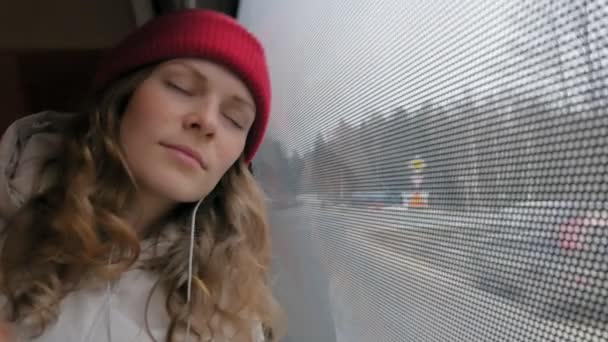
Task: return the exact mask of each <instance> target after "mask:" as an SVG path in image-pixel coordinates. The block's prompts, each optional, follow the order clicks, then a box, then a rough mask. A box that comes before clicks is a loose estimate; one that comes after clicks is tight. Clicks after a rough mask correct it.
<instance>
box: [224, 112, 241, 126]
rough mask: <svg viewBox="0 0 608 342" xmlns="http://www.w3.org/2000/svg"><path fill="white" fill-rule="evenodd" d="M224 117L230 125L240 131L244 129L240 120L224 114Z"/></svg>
mask: <svg viewBox="0 0 608 342" xmlns="http://www.w3.org/2000/svg"><path fill="white" fill-rule="evenodd" d="M223 115H224V117H225V118H226V119H227V120H228V121H230V124H232V125H233V126H234V127H236V128H238V129H243V125H242V124H241V123H240V122H239V120H237V119H235V118H234V117H233V116H231V115H229V114H223Z"/></svg>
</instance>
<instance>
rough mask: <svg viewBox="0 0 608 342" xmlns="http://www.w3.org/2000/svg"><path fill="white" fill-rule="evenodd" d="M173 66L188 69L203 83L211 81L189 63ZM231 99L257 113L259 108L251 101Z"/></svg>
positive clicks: (237, 98) (237, 97)
mask: <svg viewBox="0 0 608 342" xmlns="http://www.w3.org/2000/svg"><path fill="white" fill-rule="evenodd" d="M173 65H180V66H182V67H184V68H186V69H188V70H190V71H192V72H193V73H195V74H196V76H197V77H198V78H200V79H201V80H202V81H203V82H205V83H208V82H209V80H208V79H207V76H205V75H204V74H203V73H202V72H201V71H200V70H198V69H197V68H195V67H193V66H191V65H189V64H187V63H183V62H175V63H173ZM231 99H232V100H234V101H236V102H238V103H241V104H244V105H246V106H248V107H249V108H250V109H251V110H253V113H254V114H255V113H256V111H257V108H256V106H255V105H254V104H253V103H251V102H250V101H247V100H245V99H243V98H241V97H240V96H238V95H232V97H231Z"/></svg>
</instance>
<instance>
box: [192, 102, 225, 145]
mask: <svg viewBox="0 0 608 342" xmlns="http://www.w3.org/2000/svg"><path fill="white" fill-rule="evenodd" d="M218 120H219V106H217V105H216V104H215V103H214V101H213V100H205V101H201V103H200V104H198V105H197V106H196V107H195V108H193V109H192V111H190V112H189V113H188V114H187V115H186V116H184V120H183V126H184V129H185V130H188V131H195V132H196V133H197V134H199V135H202V136H206V137H212V136H214V135H215V134H216V131H217V126H218Z"/></svg>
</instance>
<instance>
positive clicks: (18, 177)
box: [0, 111, 75, 220]
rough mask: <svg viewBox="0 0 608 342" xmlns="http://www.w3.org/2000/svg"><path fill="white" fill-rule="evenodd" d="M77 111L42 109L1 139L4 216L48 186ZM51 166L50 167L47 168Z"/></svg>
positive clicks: (1, 214) (0, 194) (0, 201)
mask: <svg viewBox="0 0 608 342" xmlns="http://www.w3.org/2000/svg"><path fill="white" fill-rule="evenodd" d="M74 115H75V114H68V113H59V112H52V111H47V112H41V113H38V114H33V115H29V116H26V117H23V118H21V119H19V120H17V121H15V122H13V123H12V124H11V125H10V126H9V127H8V128H7V130H6V131H5V132H4V134H3V135H2V139H1V140H0V218H1V219H4V220H6V219H8V218H10V217H11V216H13V215H14V214H15V213H16V212H17V210H18V209H19V208H20V207H21V206H22V205H23V203H25V202H26V201H27V200H28V199H30V198H31V197H32V196H33V195H34V194H35V193H36V192H37V191H39V190H41V189H44V187H45V186H46V185H48V184H47V183H46V182H45V180H48V179H49V177H48V176H49V174H50V172H52V169H51V168H50V163H51V162H52V161H53V160H55V159H56V158H57V157H58V155H59V153H60V150H61V145H62V138H61V137H62V135H61V132H62V131H64V130H65V129H66V128H67V126H68V124H69V122H70V119H71V118H73V117H74ZM47 166H48V167H47Z"/></svg>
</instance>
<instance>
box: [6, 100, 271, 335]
mask: <svg viewBox="0 0 608 342" xmlns="http://www.w3.org/2000/svg"><path fill="white" fill-rule="evenodd" d="M73 115H74V114H65V113H57V112H50V111H49V112H42V113H39V114H35V115H31V116H28V117H25V118H22V119H20V120H18V121H16V122H14V123H13V124H12V125H11V126H10V127H9V128H8V129H7V131H6V132H5V133H4V135H3V137H2V140H1V141H0V224H2V221H3V220H6V219H7V218H9V217H11V216H12V215H13V214H14V213H15V212H16V211H17V210H18V208H19V207H20V206H21V205H23V203H24V202H25V201H27V199H28V198H30V197H31V196H32V191H33V185H34V183H35V182H34V180H37V179H39V177H40V175H41V171H42V167H43V166H44V164H45V161H47V160H49V158H52V157H53V156H56V155H57V153H58V152H59V148H60V143H61V135H60V132H61V131H62V130H63V129H64V128H65V127H66V124H67V123H68V122H69V120H70V118H71V117H72V116H73ZM45 178H46V177H45ZM157 279H158V277H157V275H155V274H153V273H151V272H148V271H144V270H141V269H136V268H134V269H132V270H130V271H128V272H125V273H124V275H123V276H122V277H121V279H120V280H119V281H118V282H116V283H114V284H112V285H109V284H100V286H99V287H97V288H87V289H84V290H79V291H76V292H73V293H70V294H69V295H68V296H66V297H65V298H64V300H63V301H62V303H61V306H60V313H59V317H58V320H57V321H56V322H55V323H54V324H52V325H51V326H49V327H48V328H47V330H46V331H45V332H44V334H43V335H42V336H40V337H38V338H36V339H30V340H29V341H36V342H107V341H112V342H128V341H153V339H151V338H150V337H149V336H148V334H147V332H146V328H145V319H144V317H145V316H144V315H145V313H146V310H145V306H146V300H147V298H148V295H149V293H150V290H151V289H152V287H153V286H154V284H155V282H156V280H157ZM164 297H165V294H164V293H163V292H162V291H158V290H157V291H154V295H153V297H152V299H151V301H150V304H149V308H148V311H147V316H148V317H147V320H148V324H149V328H150V331H151V333H152V335H153V337H154V339H156V341H164V338H165V335H166V332H167V328H168V323H169V317H168V315H167V313H166V310H165V307H164ZM253 326H254V328H253V334H254V336H255V337H254V341H259V342H261V341H263V340H264V338H263V334H262V329H261V326H260V325H259V324H253ZM222 330H223V331H224V332H225V333H226V334H227V335H226V336H229V335H230V329H229V328H228V329H222ZM18 335H20V336H21V337H20V341H26V340H28V339H26V338H25V337H23V336H26V334H25V332H23V331H21V332H18ZM229 340H230V338H215V339H214V342H220V341H229Z"/></svg>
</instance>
